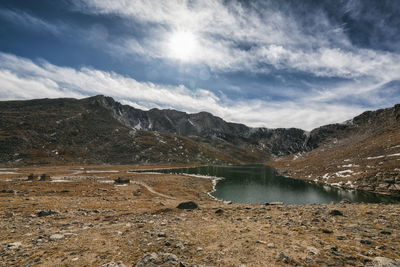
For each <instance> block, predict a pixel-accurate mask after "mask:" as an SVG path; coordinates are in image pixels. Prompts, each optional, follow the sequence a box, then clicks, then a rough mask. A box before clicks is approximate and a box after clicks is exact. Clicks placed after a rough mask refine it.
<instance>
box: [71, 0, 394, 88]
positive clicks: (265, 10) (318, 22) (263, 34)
mask: <svg viewBox="0 0 400 267" xmlns="http://www.w3.org/2000/svg"><path fill="white" fill-rule="evenodd" d="M74 3H75V4H76V5H77V6H79V7H80V8H81V10H83V11H85V12H89V13H95V14H114V15H115V14H116V15H118V16H122V17H125V18H127V19H128V20H131V21H135V22H136V23H142V24H144V27H146V29H148V33H149V34H148V36H146V37H145V38H144V39H142V40H136V39H129V38H127V39H126V40H123V41H122V42H118V43H115V48H116V49H118V50H119V51H120V52H121V53H125V54H129V53H133V54H139V55H144V56H147V57H153V58H162V59H171V56H170V54H169V53H168V49H167V44H168V40H169V38H171V35H173V32H176V31H189V32H193V33H194V34H196V36H197V40H198V42H199V49H198V50H197V51H196V53H195V54H193V55H192V60H191V62H192V63H198V64H206V65H208V66H209V67H210V68H211V70H213V71H223V72H225V71H236V70H242V71H249V72H268V71H269V69H268V67H265V66H266V65H272V66H273V67H274V68H277V69H284V70H292V71H304V72H308V73H312V74H314V75H317V76H327V77H343V78H359V77H365V76H370V77H378V78H380V79H382V80H385V81H387V80H390V79H398V78H399V76H400V55H399V54H396V53H390V52H382V51H374V50H370V49H358V48H356V47H354V46H353V45H352V44H351V42H350V41H349V40H348V38H347V36H346V34H345V29H344V28H342V27H343V25H333V24H332V23H331V22H330V20H329V19H328V18H327V16H326V15H325V14H324V13H323V12H322V11H321V12H320V13H319V14H312V15H310V16H309V17H308V19H309V20H311V21H310V22H309V23H308V25H307V27H306V28H305V27H304V26H302V25H301V23H299V22H298V21H296V19H297V20H301V19H302V18H294V17H293V16H292V15H293V14H292V13H291V12H292V10H287V9H285V8H283V9H282V8H281V9H279V8H277V7H276V6H277V3H276V2H274V1H270V2H263V1H260V2H259V3H258V2H253V3H251V4H249V6H247V7H244V6H243V5H242V4H240V3H239V2H237V1H230V2H229V3H226V1H216V0H203V1H188V0H168V1H162V2H160V1H157V0H136V1H127V0H112V1H111V0H75V1H74ZM246 46H247V48H244V47H246Z"/></svg>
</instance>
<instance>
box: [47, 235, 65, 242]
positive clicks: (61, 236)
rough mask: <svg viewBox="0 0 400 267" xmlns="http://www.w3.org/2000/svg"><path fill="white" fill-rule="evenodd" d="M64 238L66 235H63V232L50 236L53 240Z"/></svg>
mask: <svg viewBox="0 0 400 267" xmlns="http://www.w3.org/2000/svg"><path fill="white" fill-rule="evenodd" d="M63 238H64V235H62V234H54V235H51V236H50V240H53V241H56V240H60V239H63Z"/></svg>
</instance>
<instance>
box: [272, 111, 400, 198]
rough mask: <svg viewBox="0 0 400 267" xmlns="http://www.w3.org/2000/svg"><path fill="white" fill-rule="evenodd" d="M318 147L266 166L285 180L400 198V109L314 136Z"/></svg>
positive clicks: (312, 141) (315, 132) (371, 114)
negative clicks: (321, 184) (305, 181)
mask: <svg viewBox="0 0 400 267" xmlns="http://www.w3.org/2000/svg"><path fill="white" fill-rule="evenodd" d="M318 143H319V145H318V147H317V148H315V149H314V150H312V151H310V152H307V153H298V154H295V155H291V156H287V157H284V158H281V159H279V160H276V161H275V162H271V163H268V164H269V165H272V166H274V167H277V168H278V169H279V170H280V172H281V173H282V174H284V175H285V176H291V177H294V178H298V179H305V180H312V181H315V182H318V183H324V184H330V185H334V186H340V187H345V188H353V189H362V190H366V191H371V192H376V193H380V194H388V195H393V196H400V105H396V106H395V107H393V108H389V109H383V110H378V111H374V112H370V111H368V112H365V113H363V114H361V115H360V116H357V117H355V118H354V119H353V120H351V121H348V122H347V123H345V124H335V125H328V126H323V127H321V128H318V129H315V130H313V131H312V132H311V134H310V139H309V144H310V146H315V144H318Z"/></svg>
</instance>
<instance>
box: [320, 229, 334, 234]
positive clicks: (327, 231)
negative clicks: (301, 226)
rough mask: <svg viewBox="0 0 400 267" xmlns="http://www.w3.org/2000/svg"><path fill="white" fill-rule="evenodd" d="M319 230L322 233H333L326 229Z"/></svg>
mask: <svg viewBox="0 0 400 267" xmlns="http://www.w3.org/2000/svg"><path fill="white" fill-rule="evenodd" d="M321 231H322V232H323V233H324V234H332V233H333V231H331V230H328V229H321Z"/></svg>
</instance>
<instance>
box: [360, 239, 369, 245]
mask: <svg viewBox="0 0 400 267" xmlns="http://www.w3.org/2000/svg"><path fill="white" fill-rule="evenodd" d="M360 243H361V244H364V245H371V244H372V242H371V241H369V240H366V239H361V240H360Z"/></svg>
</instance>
